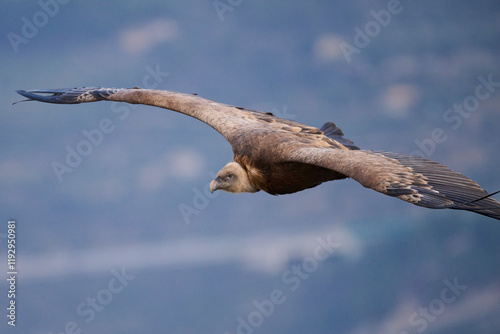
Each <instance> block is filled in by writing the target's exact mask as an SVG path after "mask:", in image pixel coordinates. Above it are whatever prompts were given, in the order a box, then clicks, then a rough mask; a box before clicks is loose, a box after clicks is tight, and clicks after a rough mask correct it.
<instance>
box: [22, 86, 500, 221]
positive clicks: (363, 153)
mask: <svg viewBox="0 0 500 334" xmlns="http://www.w3.org/2000/svg"><path fill="white" fill-rule="evenodd" d="M17 92H18V93H19V94H21V95H23V96H25V97H27V98H28V101H31V100H36V101H41V102H47V103H57V104H75V103H85V102H94V101H102V100H107V101H117V102H128V103H133V104H145V105H151V106H155V107H161V108H165V109H170V110H174V111H177V112H180V113H183V114H185V115H188V116H191V117H194V118H196V119H199V120H200V121H202V122H204V123H206V124H208V125H210V126H211V127H212V128H214V129H215V130H216V131H218V132H219V133H220V134H221V135H223V136H224V137H225V138H226V139H227V140H228V141H229V143H230V144H231V146H232V148H233V152H234V158H233V161H231V162H229V163H228V164H227V165H225V166H224V167H223V168H222V169H221V170H220V171H219V172H218V173H217V176H216V178H215V180H213V181H212V182H211V183H210V191H212V192H213V191H216V190H224V191H228V192H232V193H241V192H257V191H259V190H263V191H265V192H267V193H269V194H272V195H280V194H291V193H294V192H297V191H301V190H304V189H308V188H312V187H315V186H317V185H319V184H321V183H323V182H326V181H332V180H339V179H344V178H352V179H354V180H356V181H358V182H359V183H361V184H362V185H363V186H364V187H367V188H371V189H373V190H376V191H378V192H380V193H382V194H385V195H389V196H394V197H397V198H399V199H402V200H404V201H407V202H409V203H412V204H415V205H418V206H423V207H427V208H433V209H457V210H467V211H472V212H476V213H479V214H482V215H485V216H489V217H492V218H495V219H500V203H499V202H498V201H496V200H495V199H493V198H492V197H491V195H494V194H488V193H487V192H486V191H485V190H484V189H482V188H481V187H480V186H479V185H478V184H477V183H476V182H474V181H472V180H471V179H469V178H467V177H465V176H464V175H462V174H460V173H458V172H455V171H452V170H451V169H449V168H448V167H446V166H444V165H442V164H439V163H437V162H435V161H433V160H429V159H425V158H422V157H418V156H410V155H405V154H399V153H390V152H382V151H380V152H377V151H369V150H360V149H359V147H357V146H355V145H354V143H353V142H352V141H350V140H349V139H347V138H345V137H344V134H343V133H342V131H341V130H340V129H339V128H338V127H337V126H336V125H335V124H334V123H332V122H328V123H326V124H325V125H323V127H322V128H321V129H318V128H315V127H312V126H307V125H304V124H301V123H298V122H294V121H290V120H285V119H281V118H278V117H276V116H274V115H273V114H271V113H264V112H260V111H255V110H249V109H245V108H239V107H234V106H230V105H226V104H222V103H217V102H214V101H210V100H207V99H203V98H201V97H198V96H194V95H189V94H181V93H175V92H170V91H163V90H152V89H140V88H132V89H115V88H87V87H84V88H64V89H41V90H30V91H24V90H19V91H17Z"/></svg>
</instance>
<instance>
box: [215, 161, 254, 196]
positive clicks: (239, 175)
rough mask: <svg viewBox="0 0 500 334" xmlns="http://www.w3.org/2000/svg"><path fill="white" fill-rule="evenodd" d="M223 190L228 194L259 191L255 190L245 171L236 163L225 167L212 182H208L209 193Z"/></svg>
mask: <svg viewBox="0 0 500 334" xmlns="http://www.w3.org/2000/svg"><path fill="white" fill-rule="evenodd" d="M216 190H224V191H227V192H230V193H245V192H249V193H254V192H257V191H259V189H257V188H255V187H254V186H253V185H252V183H251V182H250V179H249V178H248V174H247V172H246V170H245V169H244V168H243V167H241V165H240V164H239V163H237V162H234V161H232V162H230V163H228V164H227V165H225V166H224V167H223V168H222V169H221V170H220V171H219V172H218V173H217V176H216V178H215V180H213V181H212V182H210V192H212V193H213V192H214V191H216Z"/></svg>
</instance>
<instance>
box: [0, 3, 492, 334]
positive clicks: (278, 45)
mask: <svg viewBox="0 0 500 334" xmlns="http://www.w3.org/2000/svg"><path fill="white" fill-rule="evenodd" d="M62 2H63V1H62ZM66 2H67V4H59V3H58V2H57V4H59V5H58V7H55V5H54V4H55V3H56V2H54V1H50V0H47V2H43V0H42V2H41V3H42V4H44V3H45V4H48V5H43V6H42V5H41V4H40V3H39V2H36V1H18V0H16V1H3V3H2V10H1V11H0V26H1V36H2V38H1V46H0V57H1V62H0V64H1V65H0V66H1V72H0V73H1V77H0V99H1V102H2V108H1V111H0V226H3V227H1V228H0V243H1V247H0V249H1V252H0V263H1V266H0V268H2V269H1V272H2V273H1V277H2V283H1V284H0V300H2V302H1V303H0V305H3V306H2V309H3V311H2V312H0V313H1V317H0V319H2V320H1V321H0V330H1V332H2V333H8V332H14V331H16V330H17V332H22V333H60V332H64V330H65V326H67V325H68V324H70V325H69V327H71V324H72V322H74V323H75V324H76V325H77V326H78V328H77V329H78V330H81V332H82V333H156V332H161V333H221V334H223V333H226V332H227V333H231V334H233V333H237V332H238V326H240V328H239V330H240V332H242V333H251V332H253V333H308V332H309V333H348V334H362V333H380V334H382V333H383V334H387V333H388V334H392V333H396V334H400V333H420V332H425V333H429V334H430V333H499V332H500V256H499V255H500V242H499V240H500V222H498V221H495V220H493V219H490V218H487V217H483V216H480V215H475V214H472V213H468V212H459V211H452V210H443V211H436V210H428V209H424V208H419V207H415V206H412V205H410V204H407V203H405V202H402V201H399V200H397V199H394V198H390V197H386V196H382V195H380V194H378V193H376V192H374V191H371V190H367V189H365V188H363V187H362V186H360V185H359V184H357V183H356V182H354V181H352V180H345V181H337V182H331V183H327V184H324V185H321V186H319V187H317V188H315V189H311V190H308V191H304V192H300V193H298V194H294V195H287V196H280V197H274V196H271V195H268V194H265V193H257V194H242V195H229V194H226V193H221V194H218V195H217V196H215V197H213V198H207V197H206V195H203V193H206V190H207V187H208V183H209V181H210V180H211V179H212V175H213V174H212V173H215V172H217V171H218V170H219V169H220V168H221V167H222V166H223V165H224V164H225V163H226V162H228V161H229V160H230V159H231V158H232V151H231V148H230V146H229V144H228V143H227V142H226V141H225V140H224V138H222V137H221V136H220V135H219V134H218V133H216V132H215V131H214V130H212V129H211V128H210V127H208V126H206V125H205V124H203V123H201V122H198V121H196V120H193V119H190V118H188V117H185V116H182V115H179V114H176V113H174V112H171V111H167V110H160V109H157V108H151V107H145V106H139V107H136V108H132V107H130V106H125V105H120V104H119V105H113V104H111V103H106V102H101V103H93V104H84V105H75V106H71V105H62V106H58V105H49V104H41V103H21V104H16V105H12V103H13V102H14V101H18V100H20V99H21V97H20V96H18V95H17V94H16V93H15V90H17V89H35V88H56V87H74V86H104V87H134V86H143V87H144V86H147V85H149V86H151V85H154V86H156V87H157V88H158V89H168V90H173V91H180V92H186V93H198V94H199V95H200V96H203V97H206V98H209V99H212V100H215V101H219V102H225V103H229V104H233V105H237V106H243V107H248V108H253V109H258V110H263V111H269V112H274V113H275V114H277V115H278V116H282V117H285V118H290V119H294V120H297V121H299V122H303V123H306V124H309V125H315V126H318V127H319V126H321V125H322V124H323V123H324V122H326V121H334V122H335V123H337V125H339V126H340V127H341V128H342V130H343V131H344V133H345V134H346V136H347V137H348V138H349V139H351V140H353V141H354V142H355V143H356V144H357V145H358V146H360V147H362V148H366V149H376V150H386V151H394V152H401V153H411V152H414V151H415V150H418V149H419V147H418V146H417V144H416V143H417V142H418V141H421V142H422V141H424V142H428V141H429V138H431V134H432V132H433V131H434V130H435V129H442V131H444V134H445V135H446V140H444V142H442V143H438V144H437V145H436V146H435V147H434V148H433V149H432V150H431V151H432V152H428V154H426V156H429V157H430V158H432V159H434V160H437V161H439V162H442V163H444V164H446V165H448V166H450V167H451V168H452V169H455V170H457V171H460V172H462V173H463V174H465V175H467V176H469V177H471V178H472V179H474V180H476V181H477V182H479V183H480V184H481V185H482V186H483V187H484V188H485V189H486V190H487V191H495V190H499V189H500V173H499V172H498V171H499V167H498V166H499V163H500V155H499V153H498V152H499V147H500V136H499V130H498V128H499V125H500V87H494V91H493V93H491V94H490V96H489V98H487V99H486V100H484V101H481V102H480V104H479V106H478V107H477V109H476V110H475V111H474V112H473V113H471V115H470V117H468V118H466V119H465V118H461V117H460V118H459V120H460V122H461V123H460V124H458V123H457V122H458V121H459V120H457V119H456V118H455V121H453V122H450V121H446V119H445V118H443V117H446V115H448V116H450V115H451V114H446V111H447V110H448V109H449V108H452V107H453V105H454V104H456V103H458V104H461V103H463V102H464V101H465V100H466V99H467V98H469V100H470V97H471V96H474V94H475V89H476V86H477V85H478V84H480V81H479V79H478V78H479V77H483V78H486V79H487V78H488V76H490V75H491V76H492V80H493V81H495V82H499V81H500V57H499V55H500V2H498V1H474V2H471V1H451V0H448V1H409V0H405V1H401V3H400V4H399V6H396V8H397V11H398V13H397V14H395V15H392V16H391V19H390V22H388V24H385V23H384V25H385V27H381V26H380V25H378V24H377V23H375V22H376V21H374V20H375V19H374V16H373V15H372V14H371V11H374V12H375V13H380V11H381V10H385V9H386V8H387V6H388V4H390V3H394V2H393V1H366V0H355V1H353V0H350V1H272V2H271V1H260V0H252V1H248V0H243V1H234V0H233V1H228V0H222V1H219V2H215V3H216V4H218V5H219V6H220V5H221V4H225V5H226V6H229V7H226V9H227V10H226V11H224V12H220V11H219V12H218V11H217V10H216V8H215V7H214V2H213V1H211V0H205V1H175V2H172V1H147V0H145V1H117V0H113V1H66ZM43 7H45V9H43ZM47 11H48V12H49V14H50V15H49V14H47V13H46V12H47ZM23 18H24V19H23ZM26 22H28V23H26ZM33 22H35V23H37V24H38V25H39V27H37V28H36V29H37V30H36V31H35V30H33V29H31V30H30V29H29V25H30V24H33ZM367 24H368V27H372V29H375V30H373V34H372V35H375V36H374V37H373V38H370V41H368V42H367V41H365V42H366V43H365V44H366V45H362V46H364V47H363V48H360V50H359V51H360V52H359V53H354V54H352V55H351V57H348V58H349V59H348V58H346V57H345V56H344V54H343V53H342V50H341V48H340V46H341V45H344V46H345V45H346V44H345V43H349V44H351V45H353V46H354V45H355V35H356V30H355V29H361V30H365V27H366V25H367ZM23 26H26V27H24V28H23ZM377 26H378V27H380V31H377ZM35 27H36V26H35ZM23 29H24V30H23ZM13 34H15V35H17V37H13V36H15V35H13ZM23 34H24V37H23ZM12 38H14V40H17V41H18V42H19V41H22V42H19V43H20V44H19V43H17V44H16V43H15V42H14V43H12V42H11V41H10V40H12ZM16 38H17V39H16ZM19 38H25V39H24V40H20V39H19ZM358 45H360V44H359V41H358ZM348 60H350V61H348ZM155 71H159V72H161V73H160V74H159V75H158V74H157V75H156V79H155V77H154V76H152V75H151V72H155ZM166 73H168V75H167V74H166ZM455 117H456V115H455ZM103 119H109V120H111V122H112V126H113V131H112V132H111V133H109V134H106V135H105V136H104V138H103V140H102V142H101V143H100V144H99V145H98V146H97V147H93V148H92V153H91V154H89V155H88V156H86V157H84V158H83V160H82V161H81V163H79V164H78V166H76V167H75V168H74V169H73V170H72V172H71V173H66V174H63V176H62V181H61V182H60V181H59V180H58V178H57V176H56V174H55V173H54V171H53V168H52V166H51V164H53V163H54V162H59V163H65V159H66V154H67V147H68V146H69V147H70V148H71V149H76V148H77V147H78V145H83V144H81V143H82V141H84V140H85V136H84V135H83V133H82V131H84V130H86V131H90V130H92V129H95V128H97V127H98V126H99V124H100V122H101V121H102V120H103ZM453 126H454V127H455V128H453ZM427 148H428V149H431V148H432V147H430V146H427ZM200 194H201V195H200ZM188 207H189V208H191V210H192V211H190V212H191V213H192V214H191V215H189V217H187V218H186V217H183V215H182V213H181V209H185V210H186V209H187V208H188ZM9 218H15V219H16V220H17V222H18V229H17V238H18V239H17V242H18V243H17V246H18V268H19V269H18V270H19V275H18V298H17V302H18V305H19V306H18V310H17V312H18V313H17V314H18V321H17V325H18V326H16V328H15V329H13V328H11V327H10V326H7V324H6V322H7V319H6V317H5V314H6V310H5V308H4V306H6V305H7V296H6V295H7V285H6V284H5V282H6V281H5V273H6V268H5V264H6V256H5V249H6V246H5V245H6V235H5V233H6V232H7V227H6V225H7V223H6V222H7V220H8V219H9ZM318 238H321V240H328V238H330V241H334V242H335V243H336V244H337V247H336V248H335V252H334V253H333V254H331V255H330V256H329V257H328V258H327V259H325V260H323V261H320V262H319V263H318V265H317V267H316V266H314V264H315V263H316V262H312V257H313V256H314V250H315V249H316V250H317V247H319V245H320V244H321V243H320V241H318ZM304 261H305V262H304ZM304 265H305V266H306V268H309V269H308V270H309V271H310V273H308V276H305V275H304V274H303V273H301V275H302V276H300V275H299V274H298V273H294V272H292V271H291V270H292V268H301V267H302V266H304ZM307 266H309V267H307ZM112 270H116V272H121V271H122V270H125V272H126V274H127V275H132V276H134V277H135V278H134V279H133V280H129V281H127V286H126V287H124V288H123V290H122V291H121V292H120V293H118V294H111V293H110V292H109V291H110V290H109V284H110V283H111V284H116V285H112V286H113V287H115V288H116V287H117V286H118V285H117V283H116V281H114V280H113V279H114V277H115V276H114V275H113V274H112ZM445 282H450V283H453V282H457V284H459V285H461V286H467V288H466V289H465V290H460V291H458V293H459V295H457V296H455V298H454V299H453V301H452V302H449V303H444V301H443V300H444V299H443V297H442V296H443V294H442V293H443V291H444V293H445V294H444V296H445V297H444V298H447V299H446V300H448V301H449V298H451V296H454V295H453V294H452V293H451V292H450V290H445V289H446V286H447V285H446V283H445ZM297 284H300V285H297ZM292 288H294V289H292ZM115 290H116V289H115ZM272 291H275V292H276V291H281V292H282V293H283V296H282V298H281V299H280V301H283V302H282V303H281V304H276V305H274V309H273V311H272V312H269V313H271V314H268V315H266V316H262V317H261V318H259V314H260V313H256V312H257V311H256V310H257V308H256V306H255V303H254V301H255V300H256V301H257V302H259V303H260V302H262V301H263V300H266V299H269V298H270V296H271V294H272ZM110 296H112V300H110V299H109V297H110ZM87 298H90V300H91V299H92V298H98V299H99V298H100V300H101V301H104V303H106V305H105V306H104V307H103V308H102V309H101V308H100V306H99V309H100V310H101V311H100V312H95V317H94V318H93V319H90V315H89V313H86V314H84V315H83V316H82V315H81V314H79V313H78V312H77V309H78V307H79V306H80V305H81V304H82V303H84V306H85V303H87V301H88V300H89V299H87ZM106 298H107V299H106ZM283 299H284V300H283ZM443 306H444V307H443ZM426 309H427V311H425V310H426ZM85 310H87V311H88V310H90V308H89V307H86V308H85ZM422 312H428V313H427V316H424V315H423V313H422ZM80 313H81V312H80ZM249 317H250V318H251V319H249ZM252 317H253V318H252ZM241 319H243V320H244V321H251V322H252V321H253V322H252V323H253V324H254V325H255V326H252V327H246V328H243V327H242V326H243V325H241V323H242V322H241V321H242V320H241ZM247 326H250V325H247ZM69 331H71V329H70V330H67V332H69ZM76 332H78V331H76Z"/></svg>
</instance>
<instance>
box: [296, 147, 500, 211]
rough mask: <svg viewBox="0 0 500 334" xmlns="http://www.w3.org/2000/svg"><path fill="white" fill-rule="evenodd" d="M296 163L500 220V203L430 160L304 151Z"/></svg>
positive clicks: (386, 154)
mask: <svg viewBox="0 0 500 334" xmlns="http://www.w3.org/2000/svg"><path fill="white" fill-rule="evenodd" d="M292 160H294V161H300V162H303V163H311V164H314V165H317V166H321V167H324V168H329V169H332V170H334V171H336V172H339V173H342V174H345V175H347V176H348V177H350V178H352V179H354V180H356V181H358V182H359V183H361V184H362V185H363V186H364V187H367V188H371V189H373V190H376V191H378V192H380V193H383V194H385V195H389V196H394V197H397V198H399V199H402V200H404V201H407V202H409V203H412V204H415V205H418V206H423V207H427V208H433V209H445V208H448V209H456V210H467V211H473V212H476V213H479V214H482V215H486V216H489V217H492V218H495V219H500V203H499V202H498V201H496V200H495V199H493V198H492V197H490V194H488V192H486V190H484V189H483V188H481V187H480V186H479V185H478V184H477V183H476V182H474V181H472V180H471V179H469V178H468V177H466V176H464V175H462V174H460V173H458V172H455V171H453V170H451V169H449V168H448V167H446V166H444V165H442V164H440V163H437V162H435V161H433V160H430V159H425V158H422V157H418V156H411V155H404V154H398V153H391V152H374V151H367V150H352V151H348V150H338V149H328V148H302V149H299V150H297V151H296V152H294V154H293V158H292Z"/></svg>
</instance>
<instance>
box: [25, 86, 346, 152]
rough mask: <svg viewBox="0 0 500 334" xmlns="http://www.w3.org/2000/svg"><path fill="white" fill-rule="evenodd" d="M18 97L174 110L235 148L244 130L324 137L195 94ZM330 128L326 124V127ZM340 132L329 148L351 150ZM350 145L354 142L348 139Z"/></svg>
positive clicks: (88, 91) (49, 92)
mask: <svg viewBox="0 0 500 334" xmlns="http://www.w3.org/2000/svg"><path fill="white" fill-rule="evenodd" d="M17 93H19V94H21V95H22V96H24V97H27V98H28V100H24V101H40V102H46V103H55V104H77V103H86V102H95V101H103V100H107V101H115V102H127V103H132V104H144V105H150V106H154V107H160V108H165V109H170V110H173V111H177V112H180V113H182V114H185V115H188V116H191V117H194V118H196V119H198V120H200V121H202V122H204V123H206V124H208V125H209V126H211V127H212V128H214V129H215V130H216V131H218V132H219V133H220V134H222V135H223V136H224V137H225V138H226V139H227V140H228V141H229V143H231V145H233V146H234V144H235V143H236V141H237V140H238V138H240V136H241V130H242V129H244V130H245V132H246V133H250V132H252V131H263V130H264V131H266V130H270V131H280V132H284V133H285V132H290V133H297V132H300V133H302V134H312V135H315V134H317V135H322V134H323V132H322V131H320V130H319V129H318V128H316V127H313V126H308V125H305V124H302V123H298V122H294V121H291V120H286V119H282V118H279V117H276V116H274V115H273V114H272V113H268V112H261V111H256V110H250V109H246V108H241V107H235V106H231V105H227V104H223V103H219V102H215V101H212V100H207V99H204V98H201V97H199V96H196V95H194V94H183V93H176V92H170V91H165V90H153V89H141V88H101V87H82V88H57V89H36V90H29V91H24V90H18V91H17ZM327 124H328V123H327ZM327 124H325V126H326V125H327ZM332 124H333V123H332ZM331 129H332V127H331V126H330V127H328V128H327V130H331ZM337 129H338V128H337ZM325 131H326V130H325ZM338 131H340V129H338ZM338 131H337V133H334V134H333V136H331V137H330V138H328V139H329V144H330V145H333V146H334V147H337V148H342V149H347V148H346V147H345V146H344V145H343V144H341V143H340V142H339V141H337V140H335V139H339V140H342V139H343V137H342V136H341V134H342V131H340V134H339V133H338ZM325 138H326V136H325ZM347 142H350V141H349V140H348V139H347Z"/></svg>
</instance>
